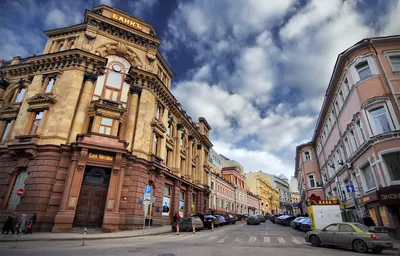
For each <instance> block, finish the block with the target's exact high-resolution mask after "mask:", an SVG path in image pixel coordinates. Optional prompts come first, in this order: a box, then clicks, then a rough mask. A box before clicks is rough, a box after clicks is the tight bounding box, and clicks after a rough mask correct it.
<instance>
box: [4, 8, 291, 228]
mask: <svg viewBox="0 0 400 256" xmlns="http://www.w3.org/2000/svg"><path fill="white" fill-rule="evenodd" d="M45 34H46V35H47V37H48V39H47V43H46V45H45V47H44V50H43V53H42V54H41V55H33V56H30V57H26V58H22V57H14V58H13V59H12V60H10V61H1V62H0V138H1V141H0V209H1V211H0V218H1V219H2V220H5V219H6V217H7V216H8V215H10V214H11V213H12V212H14V211H16V212H18V213H26V214H31V213H33V212H35V213H37V216H38V218H37V223H36V225H35V229H36V230H37V231H52V232H69V231H72V230H73V229H75V228H80V227H89V228H90V227H92V228H101V229H102V230H103V231H104V232H112V231H117V230H127V229H132V228H135V227H140V226H141V225H142V223H143V215H144V214H147V216H145V217H146V218H148V219H149V220H150V219H151V221H152V223H153V225H164V224H169V223H170V221H171V217H172V215H173V214H174V213H179V214H181V215H182V216H190V215H191V214H193V213H222V212H228V213H235V214H244V213H276V212H279V211H282V209H287V208H283V207H286V204H287V203H288V198H289V196H288V194H287V193H286V192H285V193H284V194H281V193H280V192H281V190H282V191H283V187H285V189H286V187H287V180H286V181H285V180H284V179H282V177H274V178H273V179H276V180H272V179H266V178H265V179H264V178H263V179H264V180H263V181H261V180H262V179H261V178H260V179H258V178H257V179H256V180H257V181H259V182H260V183H259V185H257V190H255V191H253V190H252V189H253V187H252V185H251V186H250V189H249V188H247V187H246V184H247V183H246V177H245V175H244V173H243V168H242V167H241V166H240V164H238V163H236V162H235V161H232V160H229V159H227V158H225V157H222V156H220V155H218V154H216V153H215V152H214V151H213V150H212V146H213V145H212V143H211V141H210V139H209V135H210V130H211V126H210V124H209V123H208V122H207V120H206V119H205V118H199V120H198V121H197V122H195V121H194V120H193V119H192V118H191V117H190V116H189V115H188V114H187V113H186V111H185V110H184V109H183V108H182V106H181V104H180V103H179V102H178V101H177V100H176V99H175V97H174V96H173V95H172V93H171V79H172V77H173V76H174V73H173V71H172V70H171V68H170V66H169V65H168V63H167V62H166V61H165V59H164V58H163V56H162V54H161V53H160V51H159V46H160V44H161V42H162V41H161V39H159V38H158V37H157V35H156V32H155V30H154V29H153V27H152V26H151V25H150V24H148V23H146V22H144V21H142V20H140V19H138V18H136V17H133V16H131V15H129V14H128V13H125V12H122V11H120V10H116V9H114V8H110V7H108V6H104V5H102V6H98V7H95V8H93V10H86V12H85V19H84V22H83V23H82V24H77V25H74V26H70V27H65V28H59V29H54V30H48V31H45ZM214 156H215V157H217V158H218V160H215V159H216V158H215V157H214ZM214 160H215V161H214ZM219 161H220V162H219ZM249 177H250V176H249ZM248 179H249V180H250V179H253V178H248ZM275 183H276V184H283V185H282V186H281V187H276V188H274V187H273V185H271V184H275ZM146 185H150V186H151V188H152V189H151V196H152V197H151V198H154V202H153V207H149V206H148V205H147V204H146V203H143V200H144V194H143V192H144V188H145V186H146ZM285 191H287V190H285ZM279 197H282V198H284V201H283V202H282V203H283V204H281V203H280V202H281V201H279ZM282 200H283V199H282ZM145 202H146V201H145Z"/></svg>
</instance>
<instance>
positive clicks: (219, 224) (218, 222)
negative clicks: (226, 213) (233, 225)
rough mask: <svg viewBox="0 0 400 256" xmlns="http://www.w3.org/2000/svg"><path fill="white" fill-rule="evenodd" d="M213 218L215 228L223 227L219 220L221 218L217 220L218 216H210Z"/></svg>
mask: <svg viewBox="0 0 400 256" xmlns="http://www.w3.org/2000/svg"><path fill="white" fill-rule="evenodd" d="M210 216H212V217H214V218H215V219H214V227H219V226H221V221H220V220H219V218H217V217H216V216H213V215H210Z"/></svg>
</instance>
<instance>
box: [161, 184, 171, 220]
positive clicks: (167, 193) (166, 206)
mask: <svg viewBox="0 0 400 256" xmlns="http://www.w3.org/2000/svg"><path fill="white" fill-rule="evenodd" d="M170 199H171V188H170V187H167V186H165V187H164V197H163V206H162V216H169V213H170V207H171V200H170Z"/></svg>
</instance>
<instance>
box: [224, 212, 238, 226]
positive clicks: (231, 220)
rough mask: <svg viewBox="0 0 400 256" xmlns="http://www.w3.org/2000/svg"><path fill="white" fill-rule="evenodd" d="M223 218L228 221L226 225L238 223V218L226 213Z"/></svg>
mask: <svg viewBox="0 0 400 256" xmlns="http://www.w3.org/2000/svg"><path fill="white" fill-rule="evenodd" d="M223 216H224V218H225V220H226V224H235V223H236V218H235V217H233V216H232V215H230V214H227V213H226V214H224V215H223Z"/></svg>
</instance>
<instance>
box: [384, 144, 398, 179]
mask: <svg viewBox="0 0 400 256" xmlns="http://www.w3.org/2000/svg"><path fill="white" fill-rule="evenodd" d="M383 160H384V161H385V164H386V168H387V171H388V173H389V177H390V179H391V180H392V181H400V151H398V152H393V153H389V154H385V155H383Z"/></svg>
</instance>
